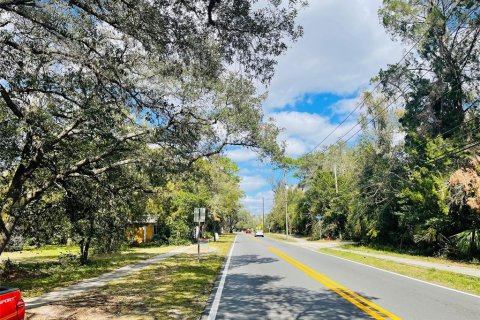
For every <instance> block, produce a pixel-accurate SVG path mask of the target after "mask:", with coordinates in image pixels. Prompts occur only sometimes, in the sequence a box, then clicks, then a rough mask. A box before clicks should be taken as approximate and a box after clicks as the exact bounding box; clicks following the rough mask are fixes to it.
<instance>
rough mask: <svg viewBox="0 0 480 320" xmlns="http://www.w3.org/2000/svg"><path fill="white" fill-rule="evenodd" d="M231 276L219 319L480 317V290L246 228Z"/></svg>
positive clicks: (214, 311)
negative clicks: (479, 293)
mask: <svg viewBox="0 0 480 320" xmlns="http://www.w3.org/2000/svg"><path fill="white" fill-rule="evenodd" d="M223 278H224V281H220V286H219V288H218V289H217V292H216V302H215V301H213V303H212V304H211V305H210V307H209V308H208V309H207V314H210V319H212V320H213V319H215V318H216V319H372V318H375V319H400V318H401V319H449V320H451V319H462V320H463V319H465V320H466V319H476V320H478V319H480V297H477V296H472V295H468V294H464V293H460V292H456V291H453V290H449V289H446V288H443V287H439V286H435V285H432V284H428V283H425V282H421V281H416V280H414V279H410V278H407V277H403V276H400V275H396V274H393V273H389V272H385V271H381V270H378V269H375V268H371V267H368V266H365V265H361V264H358V263H354V262H350V261H347V260H343V259H340V258H337V257H333V256H329V255H325V254H321V253H317V252H313V251H311V250H308V249H303V248H300V247H298V246H293V245H290V244H288V243H285V242H281V241H276V240H272V239H268V238H254V237H252V236H250V235H244V234H239V235H238V237H237V239H236V242H235V244H234V248H233V250H232V254H231V259H230V265H229V267H228V269H227V272H226V274H225V275H224V277H223ZM222 282H223V283H222ZM222 286H223V288H222ZM212 306H213V307H212ZM217 307H218V308H217Z"/></svg>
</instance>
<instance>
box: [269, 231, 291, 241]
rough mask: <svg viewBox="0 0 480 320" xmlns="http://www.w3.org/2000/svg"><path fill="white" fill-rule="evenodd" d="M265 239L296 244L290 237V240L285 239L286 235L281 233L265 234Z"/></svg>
mask: <svg viewBox="0 0 480 320" xmlns="http://www.w3.org/2000/svg"><path fill="white" fill-rule="evenodd" d="M265 237H267V238H272V239H275V240H281V241H286V242H296V241H295V239H293V238H292V237H291V236H288V238H287V239H285V235H284V234H279V233H265Z"/></svg>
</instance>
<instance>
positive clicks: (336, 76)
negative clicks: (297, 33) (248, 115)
mask: <svg viewBox="0 0 480 320" xmlns="http://www.w3.org/2000/svg"><path fill="white" fill-rule="evenodd" d="M380 4H381V0H356V1H353V0H349V1H339V0H322V1H317V0H315V1H310V5H309V7H308V8H306V9H305V10H303V11H302V12H301V14H300V15H299V20H298V22H299V24H301V25H303V27H304V31H305V34H304V37H303V38H301V39H300V40H299V41H298V42H296V43H294V44H293V45H292V47H291V48H290V49H289V50H288V51H287V52H286V54H285V55H283V56H281V57H280V58H279V63H278V66H277V71H276V74H275V76H274V78H273V80H272V83H271V86H270V88H269V97H268V99H267V101H266V103H265V108H266V109H267V110H272V109H281V108H284V107H285V106H286V105H287V104H292V103H294V102H295V101H296V100H297V99H301V98H302V97H303V95H304V94H305V93H309V92H332V93H337V94H345V93H352V92H357V91H358V90H359V89H360V88H361V87H366V86H367V85H368V83H369V80H370V78H371V77H372V76H374V75H375V74H376V73H377V72H378V70H379V69H380V68H382V67H385V66H386V65H387V64H388V63H395V62H397V61H398V60H399V59H400V58H401V56H402V51H403V50H402V49H403V47H402V45H401V44H400V43H396V42H393V41H392V40H391V39H390V37H389V35H387V34H386V32H385V30H384V28H383V27H382V26H381V25H380V22H379V18H378V15H377V11H378V9H379V7H380Z"/></svg>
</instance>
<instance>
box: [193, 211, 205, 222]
mask: <svg viewBox="0 0 480 320" xmlns="http://www.w3.org/2000/svg"><path fill="white" fill-rule="evenodd" d="M206 217H207V210H206V209H205V208H195V209H193V221H194V222H205V219H206Z"/></svg>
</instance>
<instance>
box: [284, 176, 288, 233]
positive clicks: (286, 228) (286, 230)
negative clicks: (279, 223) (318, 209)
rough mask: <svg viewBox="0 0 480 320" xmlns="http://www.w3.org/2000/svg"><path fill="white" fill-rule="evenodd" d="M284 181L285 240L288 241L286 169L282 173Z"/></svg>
mask: <svg viewBox="0 0 480 320" xmlns="http://www.w3.org/2000/svg"><path fill="white" fill-rule="evenodd" d="M283 177H284V179H285V239H288V184H287V169H285V171H283Z"/></svg>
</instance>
